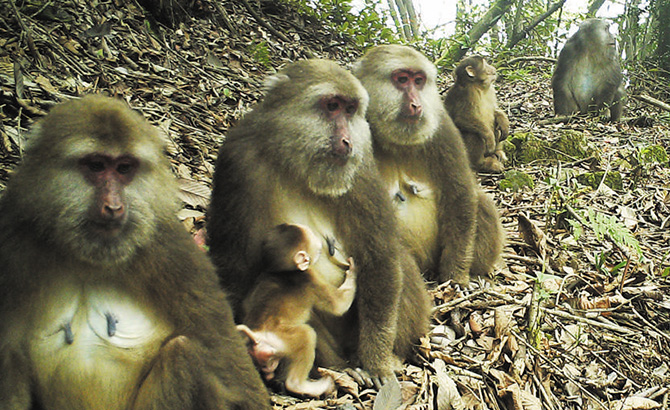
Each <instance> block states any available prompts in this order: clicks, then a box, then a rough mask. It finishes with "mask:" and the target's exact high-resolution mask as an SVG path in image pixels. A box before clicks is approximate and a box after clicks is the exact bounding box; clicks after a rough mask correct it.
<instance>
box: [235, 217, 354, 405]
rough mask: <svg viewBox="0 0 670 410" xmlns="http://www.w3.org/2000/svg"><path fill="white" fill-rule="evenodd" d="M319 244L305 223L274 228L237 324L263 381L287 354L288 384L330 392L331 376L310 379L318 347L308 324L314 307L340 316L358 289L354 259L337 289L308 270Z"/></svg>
mask: <svg viewBox="0 0 670 410" xmlns="http://www.w3.org/2000/svg"><path fill="white" fill-rule="evenodd" d="M322 247H323V245H322V243H321V239H319V238H318V237H317V236H316V235H315V234H314V233H313V232H312V230H311V229H309V228H308V227H307V226H303V225H289V224H281V225H278V226H277V227H275V228H274V229H272V230H271V231H270V232H269V233H268V236H267V237H266V238H265V240H264V241H263V244H262V245H261V252H262V259H263V274H261V276H259V278H258V280H257V283H256V285H255V286H254V290H253V291H252V292H251V294H250V295H249V296H248V297H247V298H246V300H245V301H244V304H243V306H244V312H245V315H244V320H243V323H245V324H246V325H248V326H249V327H247V326H246V325H238V326H237V328H238V330H240V331H242V332H243V333H244V334H245V335H246V336H247V337H248V338H249V342H250V343H249V353H250V354H251V356H252V358H253V359H254V361H255V362H256V365H257V366H258V367H259V368H260V369H261V371H262V372H263V374H264V376H265V379H266V380H271V379H273V378H274V376H275V370H276V368H277V365H278V364H279V361H280V360H281V359H283V358H286V359H287V360H288V363H287V367H288V368H287V370H286V383H285V384H286V389H287V390H288V391H290V392H293V393H297V394H303V395H308V396H314V397H318V396H320V395H322V394H324V393H330V392H332V391H333V389H334V388H335V384H334V382H333V380H332V379H331V378H330V377H323V378H321V379H319V380H310V379H309V372H310V371H311V370H312V366H313V365H314V349H315V348H316V332H314V329H313V328H312V327H311V326H309V325H308V324H307V321H308V320H309V318H310V316H311V312H312V308H314V307H316V308H317V309H318V310H320V311H323V312H328V313H332V314H334V315H336V316H342V315H343V314H344V313H345V312H346V311H347V310H349V308H350V307H351V303H352V302H353V301H354V295H355V291H356V273H355V270H354V266H353V260H352V259H349V263H350V266H349V269H347V271H346V272H345V279H344V282H342V285H340V287H339V288H336V287H334V286H333V285H331V284H330V283H327V282H324V281H323V280H322V279H321V278H320V277H319V275H318V273H317V272H315V271H314V270H313V269H310V266H311V265H312V264H314V263H316V262H317V261H318V260H319V257H320V256H321V250H322Z"/></svg>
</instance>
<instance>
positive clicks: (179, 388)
mask: <svg viewBox="0 0 670 410" xmlns="http://www.w3.org/2000/svg"><path fill="white" fill-rule="evenodd" d="M202 368H203V363H202V361H201V360H200V358H199V357H198V355H197V354H196V352H195V346H194V345H193V342H192V341H191V340H190V339H188V338H187V337H186V336H177V337H175V338H173V339H171V340H170V341H168V342H167V343H166V344H165V345H164V346H163V347H161V349H160V350H159V352H158V354H157V355H156V358H155V359H154V361H153V363H152V364H151V367H150V369H149V371H148V374H147V376H146V377H145V378H144V380H143V381H142V384H141V385H140V386H139V388H138V391H137V396H136V398H135V400H134V402H133V405H132V407H131V409H133V410H153V409H155V410H159V409H175V410H177V409H187V408H193V407H195V405H196V403H194V402H193V397H194V393H195V390H196V386H197V385H198V382H199V381H200V380H199V379H203V380H204V378H203V376H202V373H201V369H202Z"/></svg>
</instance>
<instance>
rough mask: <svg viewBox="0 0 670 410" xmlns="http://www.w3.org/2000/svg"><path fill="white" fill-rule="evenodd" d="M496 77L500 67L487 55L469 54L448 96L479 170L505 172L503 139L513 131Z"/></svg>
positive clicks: (447, 102) (446, 103)
mask: <svg viewBox="0 0 670 410" xmlns="http://www.w3.org/2000/svg"><path fill="white" fill-rule="evenodd" d="M496 77H497V74H496V69H495V68H494V67H493V66H491V65H490V64H488V63H487V62H486V60H485V59H484V57H482V56H480V55H474V56H471V57H467V58H465V59H463V60H462V61H461V62H460V64H458V67H456V69H455V70H454V79H455V81H456V82H455V84H454V85H453V86H452V87H451V88H450V89H449V91H448V92H447V95H446V97H445V98H444V106H445V107H446V109H447V111H448V112H449V115H450V116H451V118H452V120H453V121H454V124H455V125H456V127H457V128H458V129H459V130H460V131H461V136H462V137H463V142H464V143H465V147H466V148H467V150H468V156H469V158H470V166H471V167H472V168H473V169H474V170H475V171H488V172H502V171H503V169H504V166H503V162H504V161H505V160H506V159H507V158H506V157H505V153H504V151H503V150H502V141H504V140H505V139H506V138H507V135H508V134H509V120H508V119H507V115H505V113H504V112H503V111H501V110H499V109H498V104H497V101H496V93H495V89H494V88H493V83H494V82H495V80H496Z"/></svg>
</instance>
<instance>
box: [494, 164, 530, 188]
mask: <svg viewBox="0 0 670 410" xmlns="http://www.w3.org/2000/svg"><path fill="white" fill-rule="evenodd" d="M525 187H528V188H530V189H533V188H534V187H535V181H533V178H532V177H531V176H530V175H528V174H526V173H524V172H520V171H516V170H513V169H511V170H509V171H507V172H505V178H504V179H502V180H501V181H500V183H499V184H498V188H500V190H501V191H514V192H516V191H519V190H521V189H523V188H525Z"/></svg>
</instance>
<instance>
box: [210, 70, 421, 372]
mask: <svg viewBox="0 0 670 410" xmlns="http://www.w3.org/2000/svg"><path fill="white" fill-rule="evenodd" d="M367 105H368V95H367V93H366V92H365V89H363V87H362V86H361V84H360V83H359V82H358V80H356V78H354V77H353V76H352V75H351V74H350V73H349V72H347V71H346V70H344V69H342V68H341V67H339V66H338V65H337V64H335V63H333V62H330V61H325V60H306V61H299V62H296V63H293V64H290V65H289V66H287V67H286V68H284V69H283V70H281V71H280V72H279V73H277V74H276V75H274V76H272V77H270V78H269V80H268V82H267V93H266V95H265V97H264V100H263V101H262V102H261V103H260V104H259V105H258V106H257V107H256V108H255V109H254V110H253V111H252V112H250V113H249V114H247V115H246V116H245V117H244V119H243V120H242V121H241V122H240V123H239V124H238V126H237V127H235V128H234V129H232V130H231V131H230V133H229V135H228V137H227V139H226V141H225V142H224V143H223V145H222V146H221V149H220V151H219V158H218V162H217V165H216V172H215V175H214V189H213V193H212V202H211V205H210V210H209V229H208V232H209V234H210V253H211V255H212V258H213V260H214V262H215V264H216V265H217V267H218V272H219V275H220V276H221V280H222V283H223V284H224V285H225V286H226V287H227V288H229V289H230V290H231V298H232V300H233V301H234V308H237V309H238V310H237V312H236V315H237V316H238V317H240V316H241V315H240V310H239V309H240V304H241V301H242V300H243V299H244V298H245V297H246V296H247V295H248V294H249V292H251V290H252V286H253V284H254V282H255V280H256V278H257V276H258V274H259V272H260V269H261V259H262V252H261V242H262V240H263V236H264V235H265V233H266V232H267V231H268V230H269V229H270V228H272V227H273V226H276V225H278V224H281V223H299V224H302V225H306V226H309V228H310V229H312V231H314V233H315V234H316V235H317V236H318V237H319V238H320V240H321V241H322V242H323V245H324V250H327V251H328V252H324V255H323V257H321V258H319V260H318V261H317V262H316V263H315V264H314V265H313V266H311V267H310V270H313V271H314V272H315V273H316V274H318V275H319V276H320V277H322V278H323V280H324V281H326V282H328V283H330V284H331V285H333V286H335V287H339V286H340V284H341V283H342V281H343V280H344V277H345V271H346V270H347V268H348V264H347V260H348V259H349V258H350V257H353V259H354V260H355V261H356V271H357V291H356V298H355V302H354V304H353V306H352V308H351V309H350V310H349V311H348V312H347V313H345V314H344V315H343V316H342V317H337V316H335V315H332V314H328V313H324V312H319V311H318V310H317V311H316V312H315V314H313V315H312V319H311V321H310V324H312V326H313V327H314V329H315V330H316V333H317V348H316V361H315V363H316V364H317V365H318V366H326V367H355V366H361V367H362V368H363V369H364V370H366V371H367V372H368V373H369V374H370V375H372V376H379V377H380V378H381V379H385V378H387V377H390V376H392V375H393V372H394V371H395V370H399V368H400V364H401V359H405V358H407V357H409V355H410V353H411V351H412V344H413V343H414V342H415V341H416V340H418V338H419V337H420V336H421V335H422V334H424V333H425V331H426V330H427V326H428V319H429V300H428V294H427V292H426V289H425V286H424V284H423V281H422V279H421V275H420V272H419V270H418V268H417V266H416V264H415V263H414V261H413V260H412V258H411V256H410V255H409V254H408V253H407V252H406V251H405V249H404V248H403V247H402V245H401V243H400V241H399V239H398V236H399V234H398V231H397V224H396V220H395V218H394V216H393V208H392V205H391V202H390V201H389V200H388V198H387V196H386V193H385V192H384V191H383V190H382V188H381V185H380V181H379V175H378V173H377V170H376V167H375V165H374V160H373V158H372V151H371V140H370V130H369V128H368V124H367V122H366V121H365V110H366V108H367ZM240 319H241V317H240Z"/></svg>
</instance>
